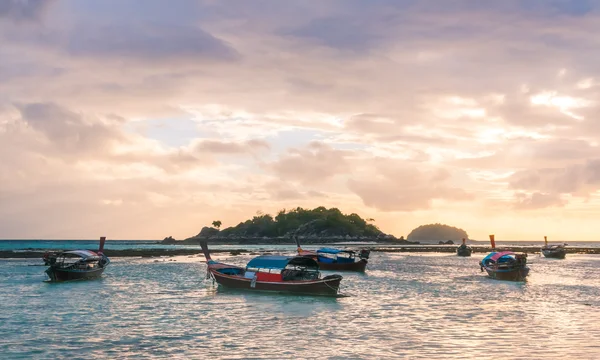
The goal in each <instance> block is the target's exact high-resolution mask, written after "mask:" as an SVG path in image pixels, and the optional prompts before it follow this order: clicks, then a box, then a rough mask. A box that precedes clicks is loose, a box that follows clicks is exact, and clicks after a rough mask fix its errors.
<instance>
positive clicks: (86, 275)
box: [43, 237, 110, 281]
mask: <svg viewBox="0 0 600 360" xmlns="http://www.w3.org/2000/svg"><path fill="white" fill-rule="evenodd" d="M105 240H106V238H105V237H101V238H100V246H99V248H98V252H94V251H91V250H71V251H61V252H53V253H46V254H45V255H44V258H43V260H44V263H45V264H46V265H49V266H50V267H48V269H46V271H45V272H46V274H48V277H49V278H50V281H68V280H83V279H94V278H97V277H100V275H102V273H103V272H104V269H106V267H107V266H108V264H110V259H109V258H108V257H107V256H106V255H104V253H103V249H104V241H105Z"/></svg>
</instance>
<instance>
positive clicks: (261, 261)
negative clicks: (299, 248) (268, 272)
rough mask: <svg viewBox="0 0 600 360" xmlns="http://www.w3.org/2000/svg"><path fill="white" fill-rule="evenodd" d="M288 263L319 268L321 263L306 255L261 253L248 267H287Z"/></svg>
mask: <svg viewBox="0 0 600 360" xmlns="http://www.w3.org/2000/svg"><path fill="white" fill-rule="evenodd" d="M288 265H296V266H305V267H307V268H315V269H318V268H319V264H317V262H316V261H315V260H313V259H311V258H308V257H304V256H283V255H261V256H257V257H255V258H254V259H252V260H250V261H249V262H248V264H247V265H246V267H247V268H257V269H285V267H286V266H288Z"/></svg>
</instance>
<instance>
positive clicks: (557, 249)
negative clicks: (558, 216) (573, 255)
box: [542, 236, 567, 259]
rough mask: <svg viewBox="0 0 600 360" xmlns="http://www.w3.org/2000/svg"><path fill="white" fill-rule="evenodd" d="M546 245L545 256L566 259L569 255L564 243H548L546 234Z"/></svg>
mask: <svg viewBox="0 0 600 360" xmlns="http://www.w3.org/2000/svg"><path fill="white" fill-rule="evenodd" d="M544 242H545V245H544V246H542V254H544V257H547V258H553V259H564V258H565V256H567V250H566V249H565V246H564V245H548V237H546V236H544Z"/></svg>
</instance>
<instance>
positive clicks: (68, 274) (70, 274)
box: [46, 267, 105, 281]
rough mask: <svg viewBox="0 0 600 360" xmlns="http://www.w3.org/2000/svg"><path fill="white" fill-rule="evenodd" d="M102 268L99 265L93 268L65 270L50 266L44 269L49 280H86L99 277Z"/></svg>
mask: <svg viewBox="0 0 600 360" xmlns="http://www.w3.org/2000/svg"><path fill="white" fill-rule="evenodd" d="M104 269H105V268H104V267H101V268H97V269H93V270H66V269H58V268H53V267H50V268H48V269H46V274H48V277H50V281H71V280H87V279H96V278H99V277H100V276H101V275H102V273H103V272H104Z"/></svg>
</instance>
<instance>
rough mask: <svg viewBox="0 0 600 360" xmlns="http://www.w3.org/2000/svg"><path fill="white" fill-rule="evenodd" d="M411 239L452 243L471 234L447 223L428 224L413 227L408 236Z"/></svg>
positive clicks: (467, 237)
mask: <svg viewBox="0 0 600 360" xmlns="http://www.w3.org/2000/svg"><path fill="white" fill-rule="evenodd" d="M406 238H407V239H408V240H410V241H416V240H418V241H439V240H442V241H446V242H445V243H447V244H452V243H453V241H461V240H462V239H469V235H468V234H467V232H466V231H464V230H463V229H459V228H457V227H454V226H450V225H445V224H439V223H436V224H427V225H421V226H419V227H418V228H415V229H413V230H412V231H411V232H410V233H409V234H408V236H407V237H406Z"/></svg>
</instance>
